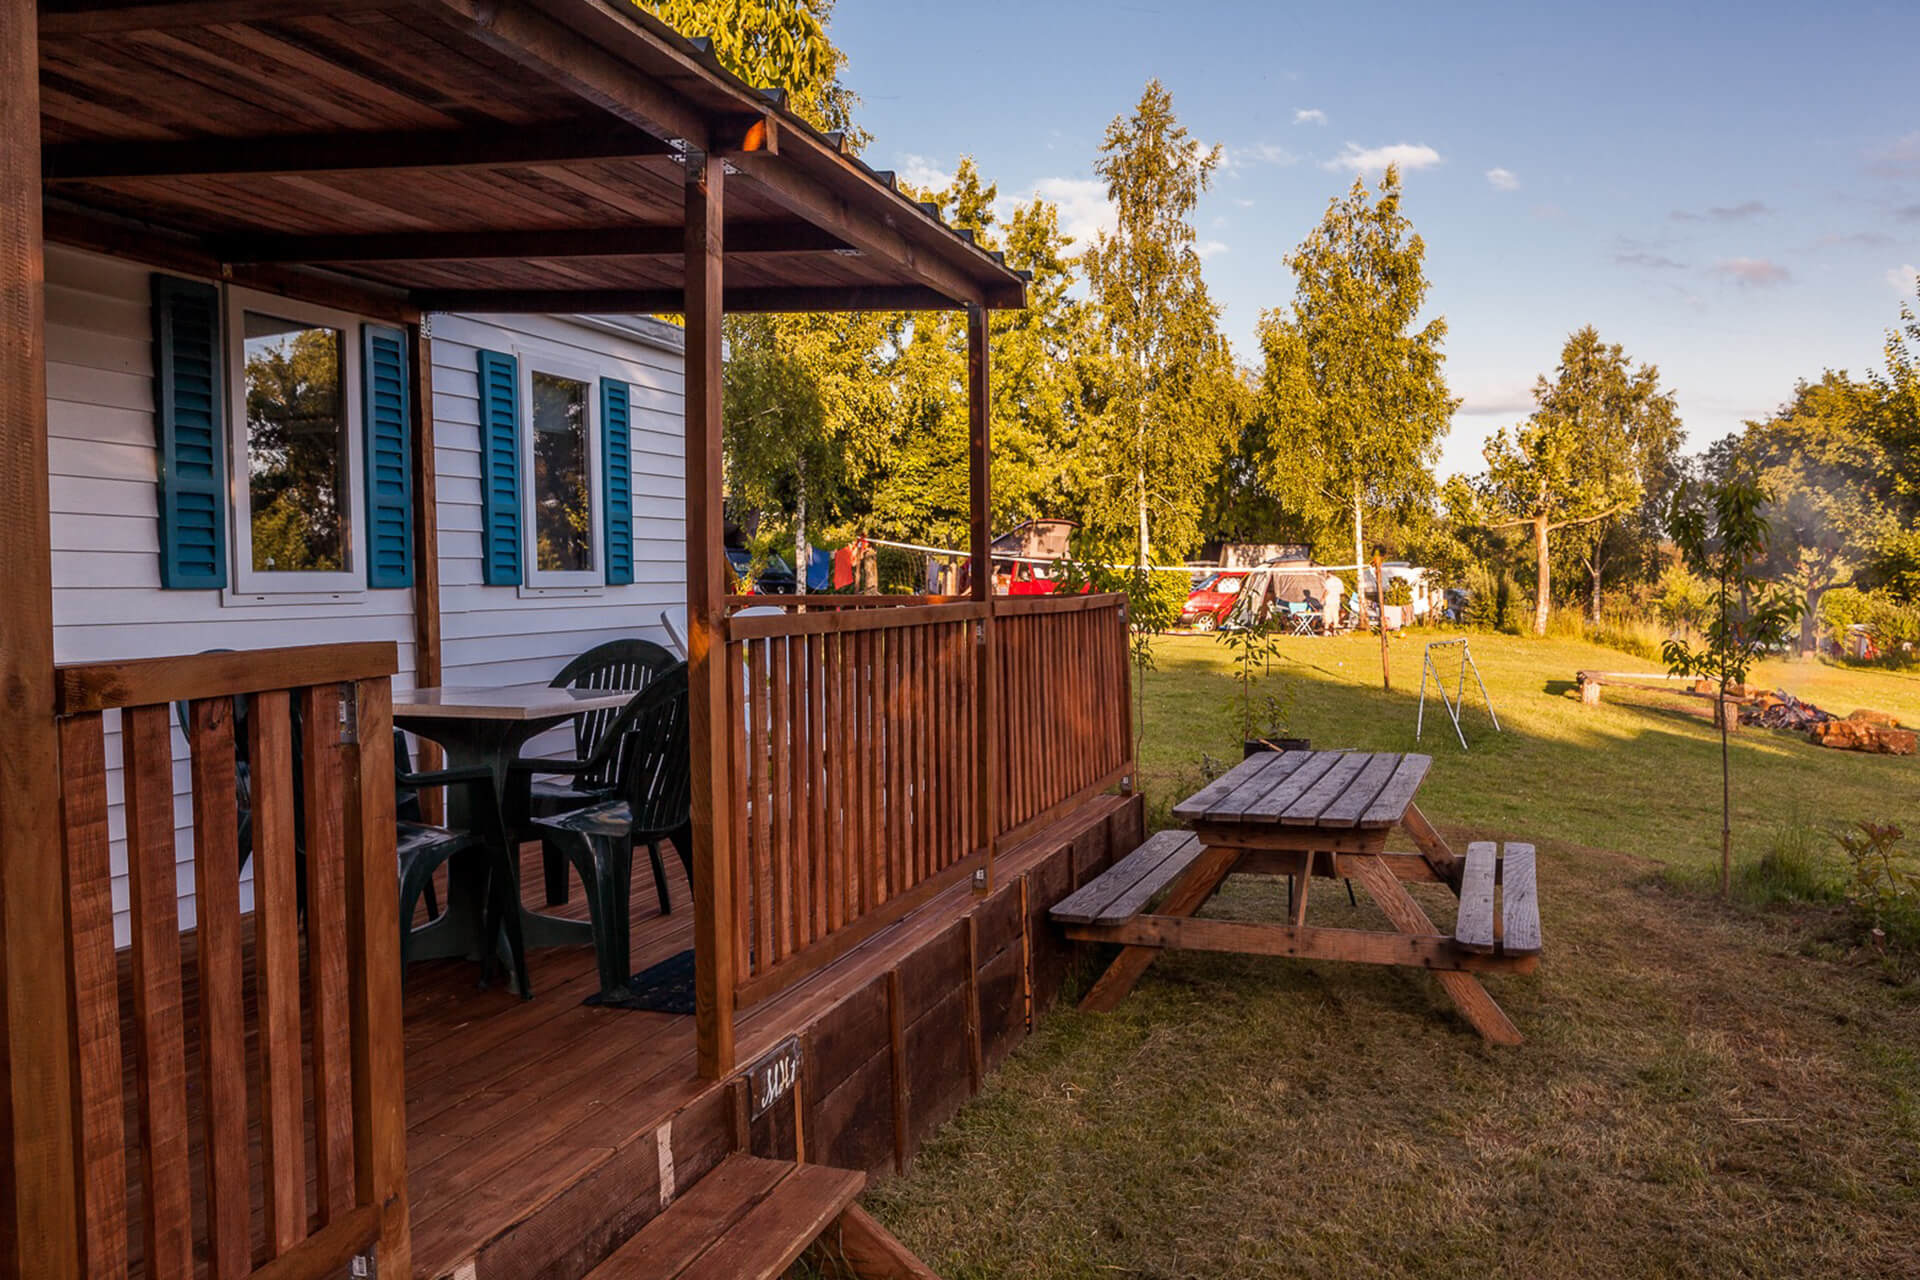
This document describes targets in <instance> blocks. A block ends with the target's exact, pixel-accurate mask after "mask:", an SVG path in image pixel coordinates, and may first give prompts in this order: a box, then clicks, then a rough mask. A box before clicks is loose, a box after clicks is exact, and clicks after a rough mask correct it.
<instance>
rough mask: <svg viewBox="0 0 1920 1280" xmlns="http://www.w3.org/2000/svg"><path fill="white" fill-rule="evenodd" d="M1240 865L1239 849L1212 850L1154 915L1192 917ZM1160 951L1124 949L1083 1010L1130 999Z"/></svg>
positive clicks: (1099, 1010) (1110, 1006)
mask: <svg viewBox="0 0 1920 1280" xmlns="http://www.w3.org/2000/svg"><path fill="white" fill-rule="evenodd" d="M1238 861H1240V851H1239V850H1238V849H1232V848H1224V847H1219V846H1209V847H1208V849H1207V850H1206V852H1204V853H1202V854H1201V855H1200V856H1199V857H1197V858H1195V859H1194V860H1193V865H1192V866H1190V867H1188V868H1187V869H1186V870H1185V871H1184V872H1182V873H1181V875H1180V878H1179V879H1178V880H1175V881H1174V882H1173V886H1172V888H1170V889H1169V890H1168V891H1167V898H1166V901H1165V902H1163V903H1161V905H1160V909H1159V910H1158V911H1156V912H1155V913H1154V914H1155V915H1162V916H1190V915H1192V914H1193V913H1194V912H1196V911H1198V910H1199V909H1200V908H1201V907H1203V906H1205V905H1206V901H1207V899H1208V898H1211V897H1212V896H1213V895H1214V893H1215V892H1216V891H1217V890H1218V889H1219V888H1220V884H1221V882H1222V881H1224V880H1225V879H1226V878H1227V874H1228V873H1229V872H1230V871H1232V870H1233V864H1234V863H1236V862H1238ZM1160 951H1161V948H1159V947H1122V948H1121V950H1120V954H1119V955H1117V956H1115V957H1114V958H1113V963H1112V964H1110V965H1108V966H1107V971H1106V972H1105V973H1103V974H1101V975H1100V980H1099V981H1098V982H1096V983H1094V984H1093V989H1092V990H1090V991H1088V992H1087V994H1086V998H1085V999H1083V1000H1081V1001H1080V1007H1081V1008H1082V1009H1086V1010H1089V1011H1091V1012H1093V1013H1111V1012H1112V1011H1113V1010H1114V1008H1115V1007H1116V1006H1118V1005H1119V1003H1120V1002H1121V1001H1122V1000H1124V999H1126V998H1127V992H1129V991H1131V990H1133V984H1134V983H1136V982H1138V981H1140V975H1141V974H1143V973H1145V972H1146V971H1147V966H1148V965H1150V964H1152V963H1153V959H1154V957H1155V956H1157V955H1159V954H1160Z"/></svg>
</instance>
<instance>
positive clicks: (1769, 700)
mask: <svg viewBox="0 0 1920 1280" xmlns="http://www.w3.org/2000/svg"><path fill="white" fill-rule="evenodd" d="M1748 698H1749V700H1748V701H1747V702H1746V703H1744V704H1743V705H1742V706H1741V708H1740V723H1741V724H1743V725H1747V724H1752V725H1759V726H1760V727H1761V728H1763V729H1790V730H1792V731H1794V732H1796V733H1806V732H1809V731H1810V730H1812V729H1813V727H1814V726H1815V725H1822V724H1826V723H1827V722H1828V721H1830V720H1832V719H1833V716H1832V715H1831V714H1829V713H1828V712H1825V711H1822V710H1821V709H1820V708H1819V707H1816V706H1814V705H1813V704H1812V703H1811V702H1802V701H1801V700H1800V699H1798V698H1796V697H1794V696H1793V695H1792V694H1790V693H1788V692H1787V691H1786V690H1785V689H1775V690H1774V691H1773V692H1772V693H1749V694H1748Z"/></svg>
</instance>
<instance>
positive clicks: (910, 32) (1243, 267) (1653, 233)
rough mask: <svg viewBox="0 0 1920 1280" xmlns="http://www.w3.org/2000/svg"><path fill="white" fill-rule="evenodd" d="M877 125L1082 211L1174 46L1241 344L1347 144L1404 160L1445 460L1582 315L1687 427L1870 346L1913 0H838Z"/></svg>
mask: <svg viewBox="0 0 1920 1280" xmlns="http://www.w3.org/2000/svg"><path fill="white" fill-rule="evenodd" d="M833 33H834V36H835V38H836V40H837V41H838V42H839V43H840V45H841V47H842V48H844V49H845V50H846V52H847V54H848V57H849V60H850V65H849V67H848V74H847V79H848V82H849V83H850V84H851V85H852V87H853V88H854V89H855V90H856V91H857V92H858V93H859V94H860V95H861V97H862V100H863V103H862V108H861V120H862V123H863V124H864V125H865V126H866V128H867V129H869V130H870V131H871V132H872V133H873V134H874V141H873V144H872V146H871V147H870V148H869V150H868V152H867V158H868V159H869V160H870V161H871V162H873V163H874V164H876V165H879V166H883V167H884V166H892V167H894V168H897V169H899V170H900V171H901V172H902V173H903V174H904V175H906V176H909V177H912V178H914V179H916V180H919V181H926V180H928V179H930V178H933V177H935V175H939V174H942V173H950V172H951V171H952V169H953V166H954V164H955V162H956V161H957V159H958V158H959V157H960V156H961V155H962V154H971V155H973V156H974V157H975V159H976V160H977V161H978V162H979V164H980V167H981V170H982V172H983V173H984V174H985V175H986V177H987V178H988V179H989V180H992V181H997V182H998V183H999V184H1000V191H1001V194H1002V195H1003V196H1024V195H1029V194H1031V193H1033V192H1036V191H1038V192H1040V193H1042V194H1045V195H1047V196H1049V197H1050V198H1053V199H1055V200H1056V201H1057V202H1059V203H1060V204H1061V205H1062V216H1063V221H1064V222H1065V223H1066V224H1067V225H1069V226H1070V227H1074V228H1077V229H1079V230H1080V231H1081V232H1082V233H1085V232H1087V231H1088V230H1090V229H1091V228H1092V227H1094V226H1097V225H1098V222H1099V219H1100V217H1101V215H1102V212H1103V208H1104V192H1103V190H1102V189H1101V188H1100V187H1099V185H1098V184H1097V183H1095V182H1094V181H1093V180H1092V174H1093V169H1092V164H1093V159H1094V155H1095V152H1096V150H1097V148H1098V146H1099V141H1100V137H1101V134H1102V132H1103V131H1104V129H1105V128H1106V125H1107V123H1108V122H1109V121H1110V120H1111V119H1112V118H1113V117H1114V116H1115V115H1116V114H1119V113H1120V112H1122V111H1125V110H1127V109H1129V108H1130V107H1131V106H1132V105H1133V104H1134V102H1135V101H1137V99H1138V97H1139V94H1140V89H1141V87H1142V85H1143V84H1144V83H1145V82H1146V81H1147V79H1148V78H1149V77H1156V76H1157V77H1159V78H1160V80H1161V81H1163V82H1164V83H1165V84H1166V85H1167V87H1168V89H1169V90H1171V91H1172V93H1173V97H1174V106H1175V109H1176V110H1177V111H1178V112H1179V114H1180V117H1181V119H1182V121H1183V122H1184V123H1185V124H1186V125H1187V126H1188V127H1189V128H1190V129H1191V130H1192V131H1193V133H1194V134H1195V135H1197V136H1198V137H1199V138H1201V139H1202V140H1204V141H1207V142H1218V143H1221V144H1223V145H1224V146H1225V147H1226V151H1227V158H1228V161H1227V165H1226V166H1225V169H1224V171H1223V172H1222V173H1221V174H1219V175H1218V177H1217V179H1216V181H1215V184H1214V188H1213V190H1212V191H1211V192H1210V193H1209V194H1208V195H1207V196H1206V197H1205V198H1204V202H1203V204H1202V206H1201V209H1200V213H1199V217H1198V219H1197V225H1198V230H1199V237H1200V240H1201V242H1202V244H1203V248H1204V251H1205V255H1206V257H1205V272H1206V276H1207V282H1208V287H1209V288H1210V289H1211V290H1212V292H1213V294H1214V297H1215V298H1216V299H1217V300H1218V301H1219V302H1220V303H1221V304H1222V307H1223V311H1224V319H1223V323H1224V326H1225V329H1226V332H1227V335H1228V337H1229V338H1230V339H1231V341H1232V342H1233V345H1234V349H1235V352H1236V354H1237V355H1238V356H1239V357H1240V359H1241V360H1243V361H1251V360H1254V359H1255V358H1257V351H1256V349H1255V347H1254V343H1253V333H1254V326H1255V324H1256V323H1257V321H1258V318H1259V314H1260V312H1261V311H1262V310H1263V309H1266V308H1270V307H1276V306H1281V305H1284V304H1285V303H1286V302H1287V301H1288V300H1289V299H1290V298H1291V296H1292V279H1291V276H1290V274H1289V273H1288V271H1287V270H1286V267H1285V266H1284V264H1283V263H1282V262H1281V257H1282V255H1283V254H1284V253H1286V252H1287V251H1288V250H1290V249H1292V248H1293V247H1294V246H1295V245H1296V244H1298V243H1299V241H1300V240H1301V238H1302V237H1303V236H1304V235H1305V234H1306V232H1307V231H1308V230H1309V229H1310V228H1311V226H1312V225H1313V223H1314V222H1315V221H1316V220H1317V219H1318V218H1319V216H1320V214H1321V212H1322V211H1323V210H1324V208H1325V206H1326V203H1327V201H1328V200H1329V199H1330V198H1331V197H1332V196H1334V195H1336V194H1337V193H1339V192H1340V191H1341V190H1342V189H1343V188H1344V187H1345V185H1346V184H1347V183H1348V182H1350V181H1351V180H1352V177H1353V174H1354V172H1355V169H1356V168H1357V167H1367V166H1371V165H1374V164H1377V163H1378V161H1379V160H1380V159H1381V158H1382V157H1385V156H1389V155H1399V156H1401V157H1403V158H1404V159H1405V160H1406V163H1405V164H1404V166H1403V168H1404V169H1405V173H1406V186H1407V191H1408V198H1407V210H1408V213H1409V214H1410V216H1411V217H1412V218H1413V221H1414V225H1415V227H1416V228H1417V229H1418V230H1419V231H1420V233H1421V234H1422V235H1423V236H1425V237H1426V241H1427V262H1428V275H1429V278H1430V279H1431V281H1432V286H1433V287H1432V291H1431V293H1430V295H1429V299H1428V308H1429V311H1430V312H1436V313H1439V314H1442V315H1444V316H1446V318H1447V323H1448V325H1449V336H1448V340H1447V352H1448V361H1447V373H1448V378H1449V381H1450V382H1451V384H1452V386H1453V389H1454V392H1455V394H1457V395H1461V396H1464V397H1465V404H1464V405H1463V407H1462V409H1461V412H1460V414H1459V415H1458V416H1457V417H1456V418H1455V421H1454V429H1453V432H1452V435H1451V437H1450V438H1449V439H1448V441H1447V442H1446V446H1445V453H1444V456H1443V461H1442V470H1443V471H1446V472H1451V471H1475V470H1478V469H1479V466H1480V452H1479V449H1480V441H1481V439H1482V437H1483V436H1484V435H1485V434H1486V433H1488V432H1489V431H1491V430H1492V429H1493V428H1495V427H1498V426H1501V425H1504V424H1506V423H1509V422H1513V421H1516V420H1518V419H1519V418H1520V417H1523V416H1524V415H1525V413H1526V411H1527V409H1528V407H1529V406H1530V403H1531V401H1530V398H1529V390H1530V388H1531V386H1532V383H1533V379H1534V378H1535V376H1536V375H1538V374H1540V373H1542V372H1549V371H1551V369H1552V367H1553V364H1554V362H1555V360H1556V359H1557V357H1558V354H1559V349H1560V345H1561V343H1562V342H1563V341H1564V339H1565V337H1566V335H1567V334H1568V333H1569V332H1570V331H1571V330H1572V329H1574V328H1576V327H1578V326H1579V325H1581V324H1587V323H1591V324H1594V325H1596V326H1597V327H1598V328H1599V330H1600V333H1601V335H1602V337H1604V338H1606V339H1607V340H1608V341H1612V342H1620V343H1623V344H1624V345H1625V346H1626V349H1627V351H1628V353H1629V354H1630V355H1631V356H1633V357H1634V358H1635V359H1637V360H1647V361H1652V362H1653V363H1655V364H1657V365H1658V366H1659V367H1660V371H1661V374H1662V376H1663V379H1664V381H1665V383H1666V385H1668V386H1669V387H1671V388H1672V389H1673V390H1674V391H1676V392H1677V393H1678V396H1679V403H1680V409H1681V414H1682V417H1683V420H1684V421H1685V423H1686V426H1687V429H1688V434H1689V437H1690V444H1691V445H1692V447H1696V448H1697V447H1701V446H1704V445H1705V444H1706V443H1707V442H1709V441H1711V440H1713V439H1715V438H1717V437H1719V436H1721V435H1724V434H1725V433H1726V432H1728V431H1731V430H1735V429H1737V428H1738V426H1739V424H1740V422H1741V421H1743V420H1744V419H1747V418H1751V417H1755V416H1760V415H1764V414H1766V413H1768V412H1769V411H1771V410H1772V409H1773V408H1774V407H1775V406H1776V405H1778V404H1779V403H1780V402H1781V401H1782V400H1784V399H1785V398H1786V396H1787V395H1788V393H1789V392H1790V391H1791V389H1792V386H1793V383H1794V381H1795V379H1796V378H1798V377H1802V376H1806V377H1813V376H1817V375H1818V374H1819V373H1820V371H1821V370H1822V369H1823V368H1827V367H1834V368H1847V369H1851V370H1853V371H1854V372H1856V373H1859V372H1862V371H1864V370H1865V369H1867V368H1869V367H1871V366H1873V365H1876V364H1877V363H1878V361H1879V358H1880V347H1881V343H1882V340H1883V339H1882V335H1883V332H1884V330H1885V329H1886V328H1888V327H1889V326H1890V325H1892V324H1893V323H1894V322H1895V321H1896V319H1897V316H1898V308H1899V305H1900V302H1901V300H1902V298H1903V297H1905V298H1912V297H1913V294H1914V287H1913V279H1914V274H1915V271H1916V269H1917V268H1920V99H1917V98H1916V97H1915V95H1914V93H1913V78H1912V77H1913V58H1914V52H1915V50H1916V49H1920V4H1915V3H1912V2H1911V0H1908V2H1905V3H1897V4H1896V3H1845V2H1835V0H1827V2H1825V3H1820V4H1814V3H1805V2H1803V3H1799V4H1783V3H1778V2H1777V0H1749V2H1747V3H1741V4H1720V3H1712V4H1708V3H1694V4H1635V3H1612V4H1608V5H1590V4H1586V5H1578V6H1573V5H1559V4H1543V3H1530V4H1473V5H1468V4H1434V3H1431V0H1428V2H1427V3H1420V4H1399V3H1392V4H1389V3H1375V4H1364V3H1353V2H1348V3H1341V4H1325V3H1317V4H1282V3H1269V4H1260V3H1229V2H1226V0H1218V2H1211V3H1209V2H1207V0H1188V2H1187V3H1177V4H1158V3H1092V2H1088V0H1072V2H1066V0H1025V2H1024V3H1008V2H1006V0H975V3H972V4H969V5H964V6H951V5H942V6H937V7H936V6H933V5H926V4H920V3H913V2H912V0H907V2H904V3H903V2H902V0H839V3H838V6H837V8H836V10H835V14H834V22H833Z"/></svg>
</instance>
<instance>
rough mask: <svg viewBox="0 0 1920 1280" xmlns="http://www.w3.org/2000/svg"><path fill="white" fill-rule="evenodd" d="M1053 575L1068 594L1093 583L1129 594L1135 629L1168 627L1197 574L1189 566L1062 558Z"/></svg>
mask: <svg viewBox="0 0 1920 1280" xmlns="http://www.w3.org/2000/svg"><path fill="white" fill-rule="evenodd" d="M1053 579H1054V581H1055V582H1056V583H1057V584H1058V587H1057V589H1058V590H1059V591H1061V592H1062V593H1065V594H1069V595H1070V594H1072V593H1074V592H1077V591H1079V590H1080V588H1081V587H1082V586H1083V585H1087V584H1091V585H1092V587H1093V589H1094V590H1095V591H1117V592H1119V593H1120V594H1121V595H1124V596H1125V597H1126V598H1127V617H1128V620H1129V621H1130V622H1131V623H1132V625H1133V627H1134V629H1135V630H1144V631H1168V630H1171V629H1172V628H1173V626H1174V624H1175V623H1177V622H1179V621H1180V610H1181V609H1182V608H1183V607H1184V606H1185V605H1186V603H1187V597H1188V596H1189V595H1191V594H1193V575H1192V574H1190V573H1188V572H1187V571H1186V570H1185V569H1132V568H1128V569H1122V568H1115V567H1110V566H1108V565H1100V564H1081V563H1079V562H1077V561H1073V560H1061V561H1060V562H1059V563H1057V564H1056V565H1055V566H1054V569H1053Z"/></svg>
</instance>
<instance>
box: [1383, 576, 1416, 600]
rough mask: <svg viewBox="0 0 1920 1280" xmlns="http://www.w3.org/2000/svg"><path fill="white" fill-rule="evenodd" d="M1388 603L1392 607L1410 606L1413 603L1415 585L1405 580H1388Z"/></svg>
mask: <svg viewBox="0 0 1920 1280" xmlns="http://www.w3.org/2000/svg"><path fill="white" fill-rule="evenodd" d="M1387 603H1388V604H1390V605H1395V604H1397V605H1408V604H1412V603H1413V584H1412V583H1411V582H1408V581H1407V580H1406V579H1405V578H1388V579H1387Z"/></svg>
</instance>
